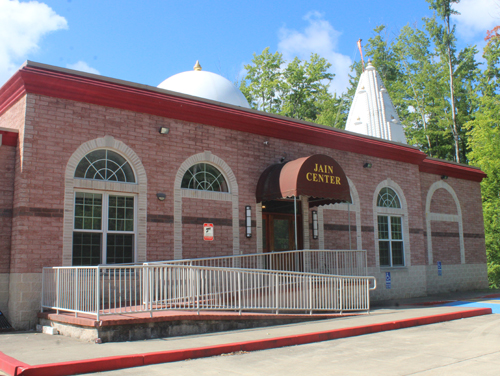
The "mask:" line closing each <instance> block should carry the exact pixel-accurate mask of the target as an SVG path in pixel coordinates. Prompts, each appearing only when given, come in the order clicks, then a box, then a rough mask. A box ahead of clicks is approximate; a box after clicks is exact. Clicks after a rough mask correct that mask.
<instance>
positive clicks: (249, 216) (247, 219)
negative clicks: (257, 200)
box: [245, 206, 252, 238]
mask: <svg viewBox="0 0 500 376" xmlns="http://www.w3.org/2000/svg"><path fill="white" fill-rule="evenodd" d="M245 227H246V229H247V238H251V237H252V208H251V207H250V206H245Z"/></svg>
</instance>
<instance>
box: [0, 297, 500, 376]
mask: <svg viewBox="0 0 500 376" xmlns="http://www.w3.org/2000/svg"><path fill="white" fill-rule="evenodd" d="M479 296H480V294H478V293H476V294H475V295H474V294H472V295H471V297H470V298H469V299H478V298H479ZM431 299H432V298H431ZM484 299H491V296H489V297H487V298H486V297H485V298H484ZM449 300H453V299H443V302H444V301H449ZM430 303H432V301H430V300H429V298H428V299H427V300H425V301H424V300H423V301H417V302H415V301H414V302H411V301H407V302H405V301H401V302H398V303H397V304H396V305H397V306H398V307H397V308H392V307H386V308H379V309H375V310H373V311H372V312H371V313H370V314H369V315H362V316H354V317H353V316H351V317H342V318H335V319H328V320H320V321H314V322H306V323H299V324H290V325H280V326H274V327H265V328H258V329H247V330H238V331H231V332H221V333H211V334H203V335H196V336H185V337H174V338H164V339H155V340H146V341H136V342H121V343H104V344H100V345H97V344H93V343H86V342H81V341H78V340H75V339H72V338H67V337H62V336H49V335H45V334H39V333H32V332H31V333H17V332H14V333H4V334H0V352H1V353H3V354H1V353H0V369H2V370H3V371H4V372H6V374H7V375H71V374H78V373H85V372H98V371H105V370H112V369H121V368H129V367H136V366H141V365H145V364H156V363H165V362H171V361H178V360H184V359H194V358H200V357H207V356H214V355H220V354H223V353H231V352H238V351H255V350H264V349H270V348H278V347H283V346H292V345H297V344H304V343H313V342H319V341H325V340H330V339H336V338H346V337H350V336H356V335H362V334H368V333H376V332H381V331H387V330H393V329H399V328H407V327H412V326H418V325H425V324H431V323H437V322H443V321H448V320H454V319H460V318H466V317H473V316H478V315H484V314H487V313H491V309H489V308H470V307H462V306H460V305H454V306H449V307H443V306H433V305H430ZM409 304H417V305H409Z"/></svg>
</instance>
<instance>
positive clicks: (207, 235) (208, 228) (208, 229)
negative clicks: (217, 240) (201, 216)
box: [203, 223, 214, 242]
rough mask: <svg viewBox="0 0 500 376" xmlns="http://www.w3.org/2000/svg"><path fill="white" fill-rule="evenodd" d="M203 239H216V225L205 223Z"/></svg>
mask: <svg viewBox="0 0 500 376" xmlns="http://www.w3.org/2000/svg"><path fill="white" fill-rule="evenodd" d="M203 240H205V241H209V242H211V241H212V240H214V225H213V223H204V224H203Z"/></svg>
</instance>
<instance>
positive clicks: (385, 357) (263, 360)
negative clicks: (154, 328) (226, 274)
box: [0, 292, 500, 376]
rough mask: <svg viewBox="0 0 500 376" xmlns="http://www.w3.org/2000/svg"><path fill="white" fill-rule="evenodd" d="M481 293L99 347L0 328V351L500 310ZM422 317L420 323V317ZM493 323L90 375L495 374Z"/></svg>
mask: <svg viewBox="0 0 500 376" xmlns="http://www.w3.org/2000/svg"><path fill="white" fill-rule="evenodd" d="M484 295H485V292H472V293H465V294H464V293H462V294H458V295H457V294H455V295H453V294H451V295H450V294H448V295H445V296H434V297H428V298H420V299H413V300H408V301H397V302H384V303H382V304H380V306H379V307H378V308H376V309H374V310H372V312H371V313H370V314H369V315H362V316H356V317H344V318H335V319H329V320H321V321H315V322H307V323H299V324H290V325H281V326H275V327H267V328H258V329H247V330H238V331H231V332H222V333H211V334H204V335H196V336H184V337H174V338H163V339H155V340H146V341H136V342H121V343H105V344H100V345H97V344H93V343H86V342H81V341H79V340H75V339H72V338H67V337H62V336H49V335H46V334H39V333H33V332H30V333H19V332H14V333H3V334H0V352H2V353H4V354H5V355H7V356H9V357H12V358H14V359H17V360H19V361H21V362H24V363H27V364H29V365H32V366H33V365H43V364H48V363H56V364H61V363H62V362H70V361H73V362H75V364H77V363H78V362H82V361H85V360H93V359H98V358H109V357H116V358H115V361H116V362H118V364H120V362H122V361H125V360H126V357H128V356H133V355H134V354H145V353H159V352H168V351H175V350H180V351H181V352H182V351H184V349H186V350H188V349H193V348H200V347H206V346H211V347H215V348H216V347H218V346H219V347H220V346H222V345H225V344H232V343H240V342H241V343H243V342H245V341H246V342H248V341H254V342H255V343H260V342H262V343H263V342H265V341H268V342H269V340H272V339H274V338H283V337H287V338H292V339H293V338H299V337H301V336H302V337H304V336H307V335H308V334H310V333H318V332H325V331H330V332H336V331H341V330H345V329H346V328H353V327H364V328H372V327H377V325H380V324H381V323H389V324H390V323H395V322H400V321H401V322H409V321H411V320H413V321H415V319H416V318H424V317H427V318H428V317H434V316H439V315H450V314H453V313H454V312H464V311H466V310H470V309H471V308H476V307H489V308H492V310H493V312H498V313H500V299H499V298H498V297H496V296H495V295H491V292H490V294H489V295H488V296H487V297H484ZM497 295H498V296H500V294H497ZM435 303H439V304H435ZM443 317H444V316H443ZM417 321H418V320H417ZM421 323H426V322H425V320H422V322H421ZM499 324H500V316H498V315H495V314H494V315H486V316H479V317H472V318H466V319H461V320H455V321H448V322H444V323H438V324H432V325H425V326H417V327H413V328H408V329H399V330H390V331H385V332H380V333H374V334H365V335H357V336H354V337H351V338H343V339H335V340H330V341H323V342H318V343H312V344H305V345H299V346H289V347H282V348H277V349H268V350H262V351H251V352H246V351H243V352H241V351H229V352H230V354H229V355H228V354H224V355H222V356H213V357H209V358H204V359H193V360H183V361H178V362H172V363H165V364H157V365H153V366H143V367H134V368H129V369H121V370H117V371H109V372H99V373H89V374H102V375H106V376H107V375H110V376H111V375H118V374H120V375H127V374H134V375H160V374H161V375H165V374H169V373H170V372H175V374H178V375H184V374H190V375H191V374H195V373H198V374H202V375H216V374H224V375H226V374H227V375H255V374H269V375H285V374H286V375H305V374H344V375H345V374H349V375H350V374H353V375H357V374H364V375H366V374H370V375H378V374H380V375H413V374H418V375H420V374H422V375H437V374H440V375H444V374H450V375H452V374H453V375H457V374H471V373H467V372H472V371H471V370H477V371H474V372H472V373H477V374H481V375H489V374H495V375H498V374H500V356H499V351H500V325H499ZM384 330H385V329H384ZM353 333H354V332H353ZM354 334H355V333H354ZM193 357H194V356H193ZM96 370H99V368H98V369H96ZM1 374H2V373H1V371H0V375H1ZM47 374H50V373H47Z"/></svg>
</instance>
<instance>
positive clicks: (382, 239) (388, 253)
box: [377, 187, 405, 267]
mask: <svg viewBox="0 0 500 376" xmlns="http://www.w3.org/2000/svg"><path fill="white" fill-rule="evenodd" d="M377 206H378V207H381V208H392V209H401V202H400V200H399V197H398V195H397V194H396V192H394V190H392V189H391V188H389V187H385V188H382V189H381V190H380V192H379V194H378V198H377ZM377 222H378V244H379V259H380V266H388V267H392V266H404V265H405V260H404V244H403V224H402V217H401V216H400V215H392V214H378V215H377Z"/></svg>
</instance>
